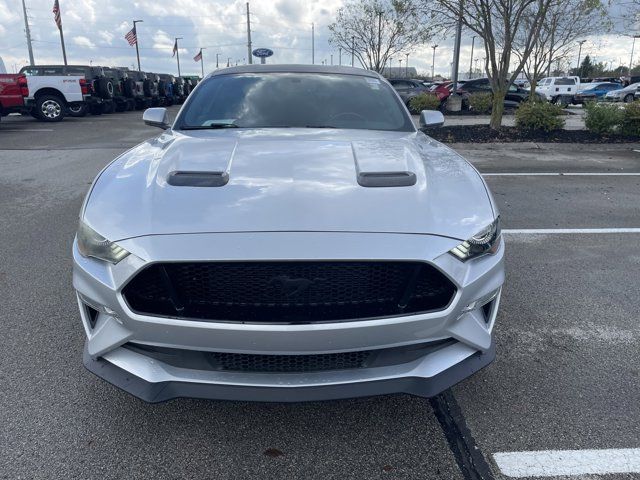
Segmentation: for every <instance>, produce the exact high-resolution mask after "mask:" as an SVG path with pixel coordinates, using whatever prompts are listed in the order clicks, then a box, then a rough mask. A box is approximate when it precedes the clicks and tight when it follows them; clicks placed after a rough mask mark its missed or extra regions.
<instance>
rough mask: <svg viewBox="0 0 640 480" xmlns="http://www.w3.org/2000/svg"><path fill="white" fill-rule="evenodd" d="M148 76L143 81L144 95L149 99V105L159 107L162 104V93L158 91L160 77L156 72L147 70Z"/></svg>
mask: <svg viewBox="0 0 640 480" xmlns="http://www.w3.org/2000/svg"><path fill="white" fill-rule="evenodd" d="M145 76H146V78H145V80H144V82H143V84H142V85H143V89H144V96H145V97H146V98H147V100H148V101H149V105H150V106H152V107H157V106H158V105H160V94H159V92H158V84H159V82H160V77H159V76H158V75H157V74H156V73H151V72H146V74H145Z"/></svg>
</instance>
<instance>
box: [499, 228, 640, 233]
mask: <svg viewBox="0 0 640 480" xmlns="http://www.w3.org/2000/svg"><path fill="white" fill-rule="evenodd" d="M502 233H504V234H507V235H550V234H559V233H561V234H562V233H566V234H576V233H582V234H592V233H640V228H636V227H630V228H522V229H513V228H511V229H510V228H505V229H503V230H502Z"/></svg>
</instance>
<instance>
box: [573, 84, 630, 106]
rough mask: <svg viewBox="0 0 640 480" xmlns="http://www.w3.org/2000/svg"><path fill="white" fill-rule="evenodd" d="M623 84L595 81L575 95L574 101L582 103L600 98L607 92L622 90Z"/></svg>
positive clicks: (577, 103) (578, 103)
mask: <svg viewBox="0 0 640 480" xmlns="http://www.w3.org/2000/svg"><path fill="white" fill-rule="evenodd" d="M621 89H622V84H620V83H611V82H602V83H600V82H593V83H592V84H591V85H590V86H589V88H586V89H584V90H581V91H580V92H578V93H576V94H575V95H574V96H573V101H572V103H573V104H574V105H581V104H583V103H584V102H587V101H593V100H600V99H601V98H603V97H604V95H605V94H606V93H607V92H610V91H613V90H621Z"/></svg>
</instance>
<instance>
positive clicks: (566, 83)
mask: <svg viewBox="0 0 640 480" xmlns="http://www.w3.org/2000/svg"><path fill="white" fill-rule="evenodd" d="M579 87H580V77H546V78H543V79H542V80H540V81H539V82H538V86H537V87H536V92H538V93H539V94H540V95H542V96H544V97H545V98H546V99H547V100H549V101H550V102H557V101H559V100H560V99H561V98H562V97H567V96H573V95H575V94H576V93H578V89H579Z"/></svg>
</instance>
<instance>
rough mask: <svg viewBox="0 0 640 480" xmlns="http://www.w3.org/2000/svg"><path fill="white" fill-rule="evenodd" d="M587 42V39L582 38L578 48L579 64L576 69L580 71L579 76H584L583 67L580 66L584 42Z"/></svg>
mask: <svg viewBox="0 0 640 480" xmlns="http://www.w3.org/2000/svg"><path fill="white" fill-rule="evenodd" d="M584 42H586V40H580V41H579V42H578V45H580V48H578V65H577V66H576V70H577V71H578V76H579V77H581V76H582V71H581V70H582V69H581V68H580V55H581V54H582V44H583V43H584Z"/></svg>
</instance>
